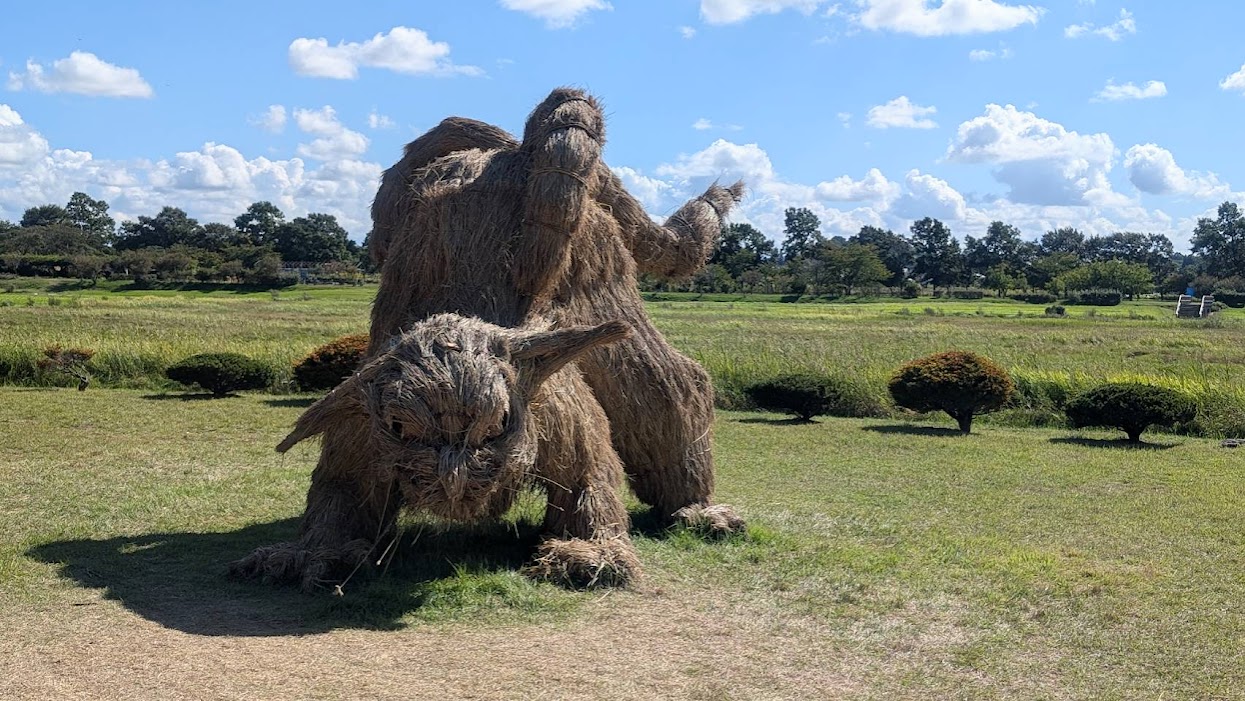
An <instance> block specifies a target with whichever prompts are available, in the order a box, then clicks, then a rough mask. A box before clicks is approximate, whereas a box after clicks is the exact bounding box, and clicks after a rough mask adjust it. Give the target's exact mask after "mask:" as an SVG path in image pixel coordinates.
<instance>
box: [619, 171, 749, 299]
mask: <svg viewBox="0 0 1245 701" xmlns="http://www.w3.org/2000/svg"><path fill="white" fill-rule="evenodd" d="M602 170H606V169H605V168H604V167H602ZM601 177H602V180H603V181H604V185H603V187H602V188H601V192H600V194H598V195H597V202H599V203H600V204H602V205H604V206H606V207H608V208H609V209H610V210H611V211H612V212H613V215H614V219H615V220H617V221H618V226H619V229H620V232H621V234H622V238H623V241H624V242H625V243H626V245H627V248H628V249H629V250H630V251H631V255H632V256H633V257H634V258H635V264H636V269H637V270H638V271H639V272H641V273H649V274H651V275H656V276H657V277H660V278H665V279H677V278H684V277H688V276H690V275H692V274H693V273H695V272H696V271H697V270H700V269H701V268H702V267H703V266H704V264H705V261H706V260H707V259H708V258H709V254H710V252H711V251H712V250H713V245H714V243H715V242H716V241H717V237H718V232H719V231H721V229H722V225H723V224H724V223H725V219H726V215H727V214H728V213H730V211H731V207H733V206H735V203H737V202H739V200H740V198H742V197H743V194H744V184H743V182H742V181H740V182H736V183H735V184H734V185H731V186H730V187H722V186H721V185H718V184H716V183H714V184H713V185H710V186H709V189H708V190H705V192H704V194H703V195H701V196H700V197H697V198H695V199H692V200H688V201H687V203H686V204H684V205H683V206H682V207H680V208H679V211H677V212H675V213H674V214H672V215H670V217H669V218H668V219H666V223H665V224H657V223H655V222H654V221H653V220H652V219H649V216H648V214H647V213H646V212H645V211H644V208H643V207H641V206H640V203H639V202H637V201H636V199H635V198H634V197H632V196H631V195H630V194H629V193H628V192H627V191H626V189H625V188H623V184H622V181H620V180H619V179H618V176H616V175H614V174H613V173H608V174H602V176H601Z"/></svg>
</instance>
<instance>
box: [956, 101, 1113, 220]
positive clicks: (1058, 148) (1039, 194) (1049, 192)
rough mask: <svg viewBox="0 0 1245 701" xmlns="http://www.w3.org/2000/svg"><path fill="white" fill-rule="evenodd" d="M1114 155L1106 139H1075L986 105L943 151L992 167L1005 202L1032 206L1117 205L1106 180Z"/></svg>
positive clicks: (1037, 120)
mask: <svg viewBox="0 0 1245 701" xmlns="http://www.w3.org/2000/svg"><path fill="white" fill-rule="evenodd" d="M1114 156H1115V144H1114V143H1112V141H1111V137H1110V136H1108V135H1107V134H1087V135H1082V134H1078V133H1077V132H1075V131H1069V130H1067V129H1066V128H1064V126H1063V125H1062V124H1057V123H1055V122H1051V121H1048V120H1045V119H1042V118H1041V117H1038V116H1037V115H1035V114H1033V113H1032V112H1022V111H1020V110H1018V109H1016V108H1015V107H1014V106H1012V105H1007V106H1006V107H1000V106H999V105H987V106H986V112H985V114H984V115H982V116H980V117H975V118H973V119H970V120H968V121H966V122H964V123H962V124H960V126H959V129H958V132H957V134H956V138H955V139H954V141H953V142H952V144H951V146H950V147H949V148H948V150H947V158H948V160H951V161H956V162H960V163H985V164H992V165H995V166H997V168H996V169H995V170H994V177H995V179H997V180H998V181H1000V182H1002V183H1004V184H1006V185H1008V186H1009V187H1010V188H1011V192H1010V194H1009V199H1010V200H1012V201H1013V202H1019V203H1025V204H1036V205H1078V204H1087V203H1094V202H1096V203H1100V204H1106V203H1112V202H1117V201H1118V200H1119V199H1120V196H1119V195H1118V194H1117V193H1113V192H1112V191H1111V185H1110V182H1109V181H1108V180H1107V173H1109V172H1110V170H1111V167H1112V161H1113V158H1114Z"/></svg>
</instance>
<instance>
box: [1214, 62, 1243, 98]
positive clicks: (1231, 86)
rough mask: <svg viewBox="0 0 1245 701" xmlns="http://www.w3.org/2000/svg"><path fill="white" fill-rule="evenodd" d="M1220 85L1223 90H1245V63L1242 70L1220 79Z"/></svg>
mask: <svg viewBox="0 0 1245 701" xmlns="http://www.w3.org/2000/svg"><path fill="white" fill-rule="evenodd" d="M1219 87H1220V89H1222V90H1239V91H1241V92H1245V65H1242V66H1241V70H1239V71H1237V72H1235V73H1233V74H1232V75H1230V76H1228V77H1227V78H1224V79H1223V80H1221V81H1219Z"/></svg>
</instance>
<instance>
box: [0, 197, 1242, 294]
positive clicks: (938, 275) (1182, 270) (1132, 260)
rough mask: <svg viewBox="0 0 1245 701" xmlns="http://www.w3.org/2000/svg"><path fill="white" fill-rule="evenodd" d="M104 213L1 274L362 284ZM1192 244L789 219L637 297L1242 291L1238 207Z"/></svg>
mask: <svg viewBox="0 0 1245 701" xmlns="http://www.w3.org/2000/svg"><path fill="white" fill-rule="evenodd" d="M108 210H109V205H108V203H107V202H105V201H104V200H102V199H94V198H92V197H90V196H88V195H87V194H85V193H82V192H75V193H73V195H72V196H71V197H70V198H69V201H68V202H67V203H66V204H65V205H64V206H61V205H57V204H45V205H40V206H37V207H31V208H29V209H27V210H26V211H25V212H24V213H23V214H22V218H21V221H20V222H18V223H16V224H14V223H12V222H8V221H4V220H0V273H10V274H19V275H46V276H60V277H79V278H83V279H89V280H95V279H98V278H100V277H122V278H127V279H133V280H137V281H144V280H150V279H157V280H179V281H182V280H201V281H227V282H245V283H252V284H276V283H279V282H282V280H281V270H282V266H283V264H288V263H290V262H299V263H307V264H310V265H313V266H315V267H316V268H317V272H318V274H319V275H320V276H322V277H328V278H330V279H338V280H354V279H358V278H359V277H360V276H361V275H362V274H364V273H367V272H371V271H370V260H369V258H368V256H367V241H366V240H365V241H364V243H363V245H362V246H360V245H359V244H357V243H355V242H354V241H351V240H350V238H349V236H348V235H347V233H346V230H345V229H344V228H342V226H341V225H340V224H338V222H337V219H336V218H335V217H333V216H332V215H330V214H322V213H311V214H308V215H307V216H305V217H295V218H293V219H288V220H287V218H286V216H285V214H284V213H283V212H282V211H281V210H280V209H279V208H278V207H277V206H276V205H274V204H272V203H271V202H266V201H265V202H255V203H253V204H251V205H250V206H249V207H247V208H246V211H244V212H242V213H241V214H239V215H238V216H237V217H235V218H234V220H233V223H232V224H222V223H216V222H210V223H207V224H200V223H199V222H198V221H196V220H195V219H193V218H191V217H190V216H188V215H187V214H186V212H185V211H183V210H181V209H178V208H176V207H164V208H163V209H161V210H160V212H159V213H158V214H156V215H155V216H150V217H148V216H140V217H138V218H137V219H136V220H127V221H123V222H121V223H120V225H118V224H117V223H116V222H115V221H114V219H113V218H112V217H111V216H110V215H109V214H108ZM1191 244H1192V245H1191V250H1190V253H1189V254H1182V253H1177V252H1175V250H1174V247H1173V245H1172V242H1171V240H1170V239H1168V238H1167V237H1166V236H1163V235H1161V234H1148V233H1137V232H1130V231H1124V232H1117V233H1113V234H1109V235H1102V236H1086V235H1085V234H1084V233H1082V232H1080V231H1078V230H1076V229H1074V228H1070V227H1065V228H1060V229H1054V230H1052V231H1047V232H1045V233H1044V234H1042V236H1041V237H1040V238H1039V239H1038V240H1037V241H1027V240H1025V239H1023V238H1022V237H1021V234H1020V230H1019V229H1017V228H1016V227H1015V226H1012V225H1010V224H1006V223H1004V222H1001V221H995V222H992V223H991V224H990V225H989V226H988V227H987V228H986V231H985V233H984V235H982V236H981V237H979V238H978V237H974V236H972V235H968V236H965V237H964V239H963V244H961V243H960V241H959V240H957V239H956V238H955V237H953V236H952V232H951V229H950V227H948V226H947V225H946V224H945V223H943V222H941V221H939V220H938V219H934V218H932V217H926V218H924V219H920V220H918V221H916V222H913V223H912V225H911V226H910V227H909V228H908V232H907V233H906V234H897V233H895V232H894V231H891V230H888V229H882V228H879V227H875V226H865V227H862V228H861V229H860V231H859V232H857V233H856V234H854V235H852V236H850V237H846V238H845V237H842V236H834V237H829V238H828V237H826V236H824V235H823V234H822V233H821V222H820V221H819V220H818V218H817V216H816V215H815V214H814V213H813V212H811V211H810V210H808V209H805V208H797V207H792V208H788V209H787V210H786V211H785V213H784V226H783V240H782V242H781V243H778V244H776V243H775V242H774V241H772V240H771V239H770V238H769V237H768V236H766V235H765V234H764V233H763V232H761V231H760V230H758V229H757V228H756V227H754V226H752V225H750V224H731V225H730V226H728V227H725V228H724V229H723V230H722V235H721V237H720V238H719V240H718V242H717V245H716V247H715V248H714V250H713V253H712V256H711V258H710V260H709V264H708V265H707V266H706V267H705V269H704V270H703V271H701V272H700V273H699V274H698V275H696V276H695V277H694V278H692V279H691V280H688V281H685V282H683V283H677V284H671V283H667V282H662V281H657V280H652V279H644V280H642V281H641V285H642V286H643V287H644V288H645V289H646V290H680V291H695V292H761V293H781V294H811V295H848V296H851V295H859V294H862V293H865V294H880V293H891V294H900V295H906V296H916V295H917V294H920V293H921V291H922V290H923V289H926V288H930V289H932V291H933V292H934V293H938V292H939V291H940V290H941V291H943V292H945V291H947V290H950V289H951V288H957V287H968V288H976V289H984V290H991V291H994V292H996V293H997V294H999V295H1000V296H1001V295H1005V294H1007V293H1009V292H1014V291H1027V290H1043V291H1047V292H1050V293H1053V294H1064V293H1067V292H1070V291H1075V290H1088V289H1105V290H1115V291H1119V292H1121V293H1123V294H1125V295H1137V294H1144V293H1148V292H1154V291H1158V292H1161V293H1180V292H1183V291H1185V290H1186V289H1187V288H1189V287H1193V288H1194V289H1195V290H1196V291H1197V293H1198V294H1207V293H1222V292H1241V291H1245V214H1242V212H1241V211H1240V208H1239V207H1238V206H1237V205H1236V204H1234V203H1232V202H1224V203H1223V204H1222V205H1220V206H1219V209H1218V212H1217V216H1216V217H1215V218H1202V219H1199V220H1198V222H1197V225H1196V226H1195V228H1194V231H1193V235H1192V239H1191Z"/></svg>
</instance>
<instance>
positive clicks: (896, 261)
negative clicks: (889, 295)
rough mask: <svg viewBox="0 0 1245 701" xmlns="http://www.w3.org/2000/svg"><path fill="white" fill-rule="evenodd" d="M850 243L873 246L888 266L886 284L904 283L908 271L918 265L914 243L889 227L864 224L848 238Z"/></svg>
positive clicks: (895, 285)
mask: <svg viewBox="0 0 1245 701" xmlns="http://www.w3.org/2000/svg"><path fill="white" fill-rule="evenodd" d="M848 242H849V243H858V244H861V245H863V246H873V248H874V250H876V251H877V254H878V258H880V259H881V260H882V264H883V265H885V266H886V270H887V272H888V276H887V278H886V280H885V281H884V282H885V284H886V285H889V286H891V287H898V286H899V285H902V284H903V281H904V279H905V278H907V277H908V273H909V272H910V271H911V270H912V268H913V266H915V265H916V252H915V250H914V249H913V248H912V244H911V243H910V242H909V241H908V240H907V239H905V238H904V237H902V236H900V235H899V234H896V233H895V232H893V231H890V230H888V229H879V228H878V227H876V226H863V227H861V228H860V232H859V233H857V234H856V235H855V236H853V237H851V238H849V239H848Z"/></svg>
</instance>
